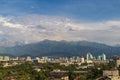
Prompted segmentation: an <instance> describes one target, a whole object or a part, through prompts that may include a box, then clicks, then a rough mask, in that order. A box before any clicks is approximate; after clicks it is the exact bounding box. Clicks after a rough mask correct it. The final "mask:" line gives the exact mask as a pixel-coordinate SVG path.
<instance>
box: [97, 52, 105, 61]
mask: <svg viewBox="0 0 120 80" xmlns="http://www.w3.org/2000/svg"><path fill="white" fill-rule="evenodd" d="M98 60H104V61H105V60H106V55H105V54H104V53H103V54H102V55H99V56H98Z"/></svg>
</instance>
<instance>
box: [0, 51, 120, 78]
mask: <svg viewBox="0 0 120 80" xmlns="http://www.w3.org/2000/svg"><path fill="white" fill-rule="evenodd" d="M0 61H1V62H3V67H8V66H15V65H18V64H20V62H33V63H59V64H60V65H65V66H68V65H70V64H78V65H79V67H76V69H79V68H81V69H86V68H88V67H91V66H95V64H101V63H102V64H106V63H109V61H110V59H107V58H106V55H105V54H104V53H103V54H101V55H98V56H97V57H94V56H93V55H92V54H91V53H87V54H86V58H85V57H79V56H73V57H47V56H46V57H34V58H32V57H30V56H27V57H14V58H13V57H9V56H0ZM9 61H12V62H13V63H9ZM84 63H87V65H81V64H84ZM119 66H120V58H119V59H116V66H115V69H113V70H103V76H102V77H100V78H98V79H96V80H120V76H119V71H118V70H117V68H118V67H119ZM35 70H37V71H40V70H41V69H40V68H35ZM76 72H77V73H87V72H86V71H75V73H76ZM62 73H64V74H62ZM66 73H68V72H67V71H62V72H61V71H60V70H59V69H57V70H53V72H51V77H50V78H51V79H54V78H56V79H57V78H61V79H63V80H69V77H68V76H67V75H66Z"/></svg>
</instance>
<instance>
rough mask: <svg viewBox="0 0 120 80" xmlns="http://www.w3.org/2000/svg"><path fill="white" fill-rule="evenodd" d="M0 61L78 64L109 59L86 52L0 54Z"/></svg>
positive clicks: (104, 61) (103, 61)
mask: <svg viewBox="0 0 120 80" xmlns="http://www.w3.org/2000/svg"><path fill="white" fill-rule="evenodd" d="M0 61H2V62H6V61H21V62H34V63H47V62H49V63H60V65H65V66H68V65H70V64H78V65H81V64H82V63H88V64H94V63H108V62H109V61H108V60H107V59H106V55H105V54H104V53H103V54H102V55H99V56H98V58H95V57H94V56H93V55H92V54H91V53H87V55H86V58H85V57H79V56H73V57H47V56H44V57H34V58H32V57H31V56H27V57H14V58H13V57H9V56H0Z"/></svg>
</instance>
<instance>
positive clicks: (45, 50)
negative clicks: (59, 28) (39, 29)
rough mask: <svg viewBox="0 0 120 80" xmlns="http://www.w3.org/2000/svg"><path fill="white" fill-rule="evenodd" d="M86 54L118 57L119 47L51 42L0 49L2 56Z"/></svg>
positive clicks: (76, 42) (90, 43) (72, 42)
mask: <svg viewBox="0 0 120 80" xmlns="http://www.w3.org/2000/svg"><path fill="white" fill-rule="evenodd" d="M87 52H90V53H92V54H93V55H94V56H98V55H101V54H102V53H105V54H106V55H107V56H112V55H119V53H120V47H119V46H109V45H105V44H101V43H95V42H88V41H51V40H44V41H41V42H38V43H31V44H26V45H23V44H21V45H16V46H14V47H3V46H1V47H0V53H1V54H2V55H6V54H7V55H13V56H86V54H87Z"/></svg>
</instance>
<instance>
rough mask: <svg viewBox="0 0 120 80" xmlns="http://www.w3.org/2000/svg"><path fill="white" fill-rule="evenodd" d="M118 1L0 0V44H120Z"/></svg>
mask: <svg viewBox="0 0 120 80" xmlns="http://www.w3.org/2000/svg"><path fill="white" fill-rule="evenodd" d="M119 8H120V1H119V0H111V1H110V0H0V10H1V11H0V45H1V46H3V45H16V43H22V44H30V43H36V42H39V41H42V40H45V39H48V40H57V41H60V40H66V41H82V40H85V41H91V42H98V43H104V44H108V45H116V44H120V35H119V34H120V11H119Z"/></svg>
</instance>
